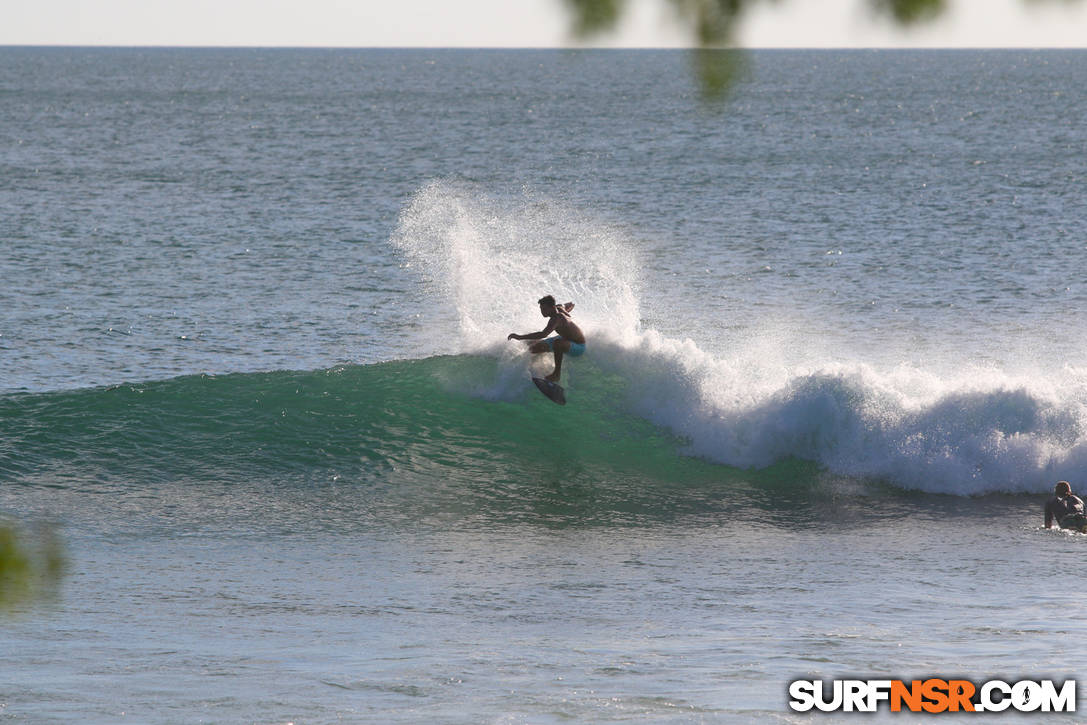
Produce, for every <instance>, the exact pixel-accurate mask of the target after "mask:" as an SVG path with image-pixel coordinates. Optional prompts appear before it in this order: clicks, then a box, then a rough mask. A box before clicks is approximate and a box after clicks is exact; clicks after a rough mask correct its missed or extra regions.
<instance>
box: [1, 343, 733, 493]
mask: <svg viewBox="0 0 1087 725" xmlns="http://www.w3.org/2000/svg"><path fill="white" fill-rule="evenodd" d="M583 377H585V378H589V377H590V376H588V375H586V376H583ZM623 387H624V383H623V381H622V380H621V379H619V378H612V379H604V380H600V379H597V380H595V381H594V382H593V383H592V384H590V385H587V386H586V387H585V389H584V390H581V389H579V390H578V391H577V392H574V393H573V397H574V400H575V402H576V404H574V405H570V406H567V407H565V408H560V407H559V406H555V405H553V404H552V403H550V402H549V401H547V400H546V399H545V398H544V397H543V396H541V395H540V394H539V393H538V392H537V391H536V389H535V388H534V387H533V386H532V385H531V383H530V382H529V381H528V380H527V378H523V376H519V377H517V378H516V379H513V380H505V381H503V380H502V371H501V370H500V369H499V365H498V362H497V361H495V360H493V359H486V358H478V357H469V356H455V357H436V358H429V359H426V360H412V361H398V362H387V363H380V364H375V365H365V366H352V367H342V368H335V369H332V370H327V371H317V372H271V373H253V374H232V375H224V376H189V377H182V378H176V379H172V380H166V381H158V382H148V383H143V384H133V385H122V386H116V387H111V388H96V389H90V390H79V391H67V392H57V393H42V394H18V395H9V396H5V397H4V398H2V399H0V416H2V423H0V426H2V428H0V430H2V437H3V441H4V444H3V445H4V448H3V451H2V452H0V475H2V476H3V477H4V478H5V479H7V480H12V479H19V478H24V477H37V478H41V477H43V476H48V477H51V478H54V479H57V480H59V481H63V480H71V479H83V478H87V477H88V476H91V475H96V476H112V477H117V476H122V477H129V478H133V477H134V478H138V479H144V480H170V479H176V478H187V479H201V478H206V479H211V480H219V479H223V478H233V477H241V478H246V477H249V476H252V475H268V474H271V473H280V474H287V475H288V477H290V476H291V475H293V476H295V477H300V478H308V477H314V476H317V477H324V476H327V475H331V474H333V473H334V474H335V475H339V476H348V477H353V478H357V479H359V480H370V479H373V478H375V477H384V476H388V475H391V474H393V473H396V472H399V473H401V474H402V475H414V476H422V475H433V476H442V477H446V478H450V479H456V480H476V479H478V478H479V477H481V476H495V475H498V476H499V477H502V478H506V477H509V476H512V475H516V476H523V475H528V474H533V475H538V476H540V477H542V478H554V479H556V480H559V479H562V480H568V479H570V478H576V477H578V476H579V475H581V473H582V472H583V471H586V470H589V469H596V475H605V476H606V471H608V470H616V471H634V472H642V473H644V474H645V475H647V476H648V477H660V478H662V479H665V480H669V479H672V478H674V477H675V475H676V474H677V471H676V468H677V466H679V467H680V468H683V466H684V465H685V464H686V465H691V464H690V462H685V461H684V459H683V458H682V457H681V456H679V455H678V454H677V448H678V447H679V446H680V445H681V441H679V440H677V439H675V438H673V437H671V436H669V435H667V434H665V433H664V432H662V431H661V430H659V429H657V428H655V427H654V426H652V425H651V424H649V423H647V422H646V421H644V420H641V419H639V418H637V417H634V416H631V415H627V414H625V413H623V412H622V410H621V408H620V407H618V406H617V405H616V403H615V401H616V399H617V398H618V397H619V396H621V395H622V394H623V393H622V391H623ZM696 467H700V466H696ZM709 468H714V467H712V466H709Z"/></svg>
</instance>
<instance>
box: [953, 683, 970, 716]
mask: <svg viewBox="0 0 1087 725" xmlns="http://www.w3.org/2000/svg"><path fill="white" fill-rule="evenodd" d="M974 689H975V688H974V683H973V682H971V681H970V680H949V681H948V683H947V693H948V701H949V702H948V706H949V708H950V710H951V712H958V711H959V708H960V707H961V708H962V709H963V710H965V711H966V712H973V711H974V703H972V702H970V698H971V697H973V696H974Z"/></svg>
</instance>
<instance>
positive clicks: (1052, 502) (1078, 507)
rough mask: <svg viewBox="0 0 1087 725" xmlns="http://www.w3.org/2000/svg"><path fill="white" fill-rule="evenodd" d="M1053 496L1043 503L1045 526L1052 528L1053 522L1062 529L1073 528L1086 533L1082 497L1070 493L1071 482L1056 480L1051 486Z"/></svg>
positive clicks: (1086, 519)
mask: <svg viewBox="0 0 1087 725" xmlns="http://www.w3.org/2000/svg"><path fill="white" fill-rule="evenodd" d="M1053 493H1054V494H1055V495H1054V496H1053V498H1051V499H1049V500H1048V501H1047V502H1046V504H1045V527H1046V528H1047V529H1052V528H1053V522H1054V521H1056V522H1057V526H1060V527H1061V528H1062V529H1075V530H1076V531H1083V532H1085V533H1087V515H1085V512H1084V508H1083V499H1081V498H1080V497H1079V496H1076V495H1074V494H1073V493H1072V484H1070V483H1068V481H1058V482H1057V485H1056V486H1054V487H1053Z"/></svg>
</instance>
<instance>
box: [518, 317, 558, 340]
mask: <svg viewBox="0 0 1087 725" xmlns="http://www.w3.org/2000/svg"><path fill="white" fill-rule="evenodd" d="M554 330H555V318H551V321H550V322H548V323H547V327H545V328H544V329H542V330H540V331H539V332H530V333H528V334H527V335H518V334H517V333H516V332H511V333H510V334H509V337H507V338H506V339H507V340H542V339H544V338H545V337H547V336H548V335H550V334H551V333H552V332H554Z"/></svg>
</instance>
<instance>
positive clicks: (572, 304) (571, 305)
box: [562, 302, 574, 312]
mask: <svg viewBox="0 0 1087 725" xmlns="http://www.w3.org/2000/svg"><path fill="white" fill-rule="evenodd" d="M562 308H563V309H564V310H566V311H567V312H569V311H570V310H572V309H574V303H573V302H567V303H566V304H565V305H563V306H562Z"/></svg>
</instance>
